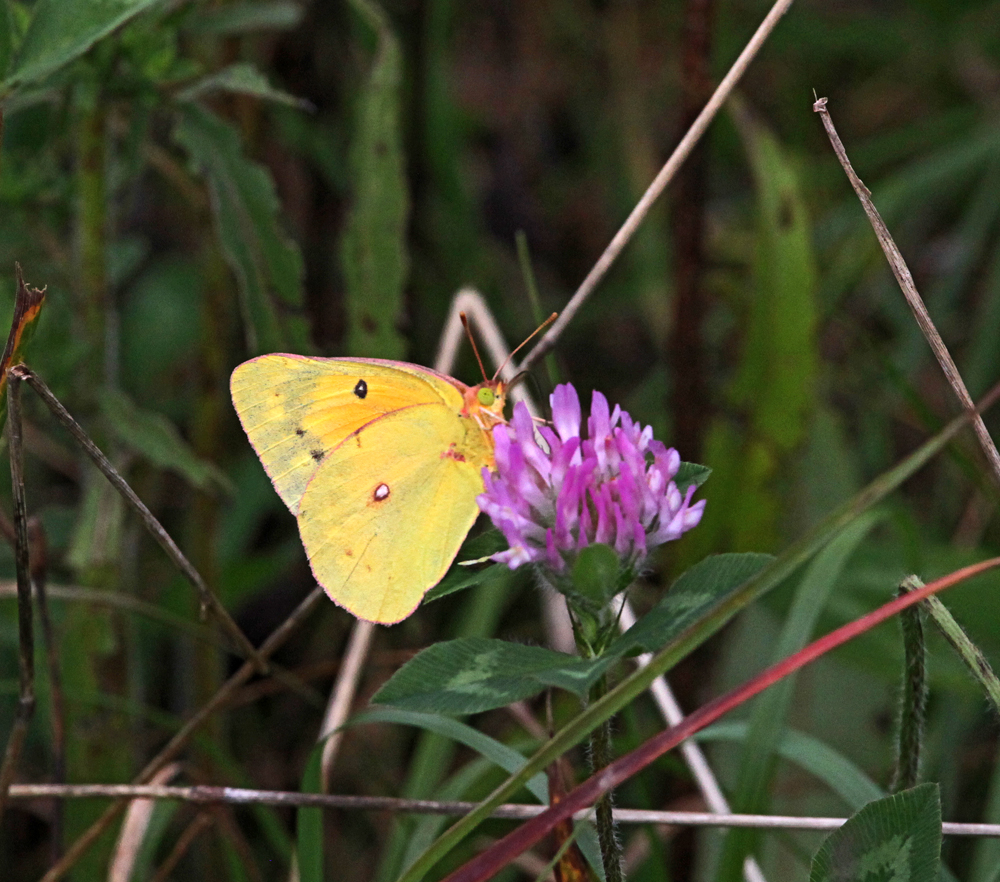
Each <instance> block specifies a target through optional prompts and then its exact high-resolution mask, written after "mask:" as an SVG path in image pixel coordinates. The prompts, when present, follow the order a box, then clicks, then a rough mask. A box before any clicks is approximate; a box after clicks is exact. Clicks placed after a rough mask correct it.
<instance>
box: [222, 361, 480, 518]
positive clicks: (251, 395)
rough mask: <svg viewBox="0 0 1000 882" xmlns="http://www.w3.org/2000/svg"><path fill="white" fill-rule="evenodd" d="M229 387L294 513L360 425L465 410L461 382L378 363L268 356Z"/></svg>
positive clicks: (238, 373) (243, 369) (237, 374)
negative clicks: (404, 412) (443, 408)
mask: <svg viewBox="0 0 1000 882" xmlns="http://www.w3.org/2000/svg"><path fill="white" fill-rule="evenodd" d="M230 388H231V392H232V396H233V404H234V405H235V407H236V411H237V413H238V414H239V417H240V421H241V422H242V424H243V428H244V430H245V431H246V433H247V436H248V437H249V438H250V442H251V443H252V444H253V446H254V449H255V450H256V451H257V455H258V456H259V457H260V460H261V462H262V463H263V464H264V468H265V470H266V471H267V474H268V476H269V477H270V478H271V481H272V483H273V484H274V487H275V489H276V490H277V491H278V495H279V496H280V497H281V499H282V501H283V502H284V503H285V505H286V506H288V508H289V510H290V511H291V512H292V514H297V513H298V509H299V502H300V500H301V499H302V494H303V493H304V491H305V489H306V485H307V484H308V483H309V480H310V479H311V478H312V476H313V475H314V474H315V472H316V471H317V469H318V468H319V464H320V462H322V460H323V459H324V457H325V456H326V455H327V454H328V453H329V452H330V451H331V450H332V449H334V448H335V447H336V446H337V445H338V444H340V443H341V442H342V441H343V440H344V439H345V438H347V437H348V436H349V435H351V434H352V433H353V432H356V431H357V430H358V429H360V428H361V427H362V426H364V425H366V424H368V423H370V422H372V421H373V420H378V419H379V418H382V417H384V416H385V415H386V414H390V413H394V412H396V411H398V410H401V409H403V408H408V407H413V406H415V405H421V404H439V405H440V404H442V403H443V404H445V405H447V407H448V408H449V409H451V410H454V411H459V410H461V407H462V393H461V391H460V390H459V388H458V385H457V383H456V381H450V380H449V379H448V378H446V377H443V376H441V375H439V374H436V373H434V372H432V371H430V370H425V369H421V368H419V367H417V366H415V365H401V364H400V363H398V362H383V361H379V360H374V359H372V360H362V359H338V358H307V357H305V356H300V355H284V354H272V355H262V356H260V357H259V358H254V359H251V360H250V361H247V362H244V363H243V364H241V365H240V366H239V367H237V368H236V370H235V371H233V376H232V380H231V383H230Z"/></svg>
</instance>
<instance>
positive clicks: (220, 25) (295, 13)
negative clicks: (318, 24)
mask: <svg viewBox="0 0 1000 882" xmlns="http://www.w3.org/2000/svg"><path fill="white" fill-rule="evenodd" d="M304 14H305V10H304V9H303V8H302V6H301V5H300V4H298V3H293V2H291V0H268V2H262V3H227V4H225V5H223V6H215V7H212V8H208V9H206V8H205V7H204V6H200V7H198V9H197V12H196V14H194V15H192V16H191V18H190V19H189V20H188V21H186V22H185V23H184V30H186V31H190V32H192V33H197V34H218V35H223V34H227V35H229V34H245V33H250V32H253V31H287V30H291V29H292V28H295V27H298V25H299V23H300V22H301V21H302V16H303V15H304Z"/></svg>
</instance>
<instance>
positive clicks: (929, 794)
mask: <svg viewBox="0 0 1000 882" xmlns="http://www.w3.org/2000/svg"><path fill="white" fill-rule="evenodd" d="M940 865H941V797H940V795H939V793H938V786H937V784H921V785H920V786H919V787H914V788H913V789H912V790H904V791H903V792H902V793H897V794H894V795H893V796H887V797H886V798H885V799H880V800H878V801H877V802H870V803H868V805H866V806H865V807H864V808H863V809H861V811H859V812H857V814H855V815H852V816H851V817H850V818H849V819H848V820H847V823H845V824H844V826H843V827H841V828H840V829H839V830H837V831H836V832H834V833H831V834H830V836H828V837H827V839H826V841H825V842H824V843H823V845H822V846H820V849H819V851H818V852H816V856H815V857H814V858H813V862H812V869H811V871H810V873H809V882H866V880H871V882H875V880H881V879H885V880H892V882H937V878H938V872H939V870H940Z"/></svg>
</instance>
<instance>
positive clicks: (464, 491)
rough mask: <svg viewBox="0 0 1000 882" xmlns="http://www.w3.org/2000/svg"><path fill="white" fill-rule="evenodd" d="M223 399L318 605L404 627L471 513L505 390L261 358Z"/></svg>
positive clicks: (391, 369)
mask: <svg viewBox="0 0 1000 882" xmlns="http://www.w3.org/2000/svg"><path fill="white" fill-rule="evenodd" d="M230 391H231V392H232V396H233V405H234V406H235V408H236V412H237V414H239V418H240V422H241V423H242V424H243V429H244V431H246V433H247V436H248V437H249V439H250V443H251V444H252V445H253V447H254V450H256V451H257V456H259V457H260V461H261V462H262V463H263V465H264V469H265V470H266V471H267V474H268V476H269V477H270V478H271V482H272V483H273V484H274V488H275V490H277V491H278V495H279V496H280V497H281V499H282V501H283V502H284V503H285V505H287V506H288V508H289V510H290V511H291V512H292V514H293V515H295V517H296V518H297V519H298V524H299V534H300V535H301V537H302V544H303V545H304V546H305V550H306V554H307V555H308V557H309V563H310V565H311V566H312V571H313V573H314V575H315V576H316V580H317V581H318V582H319V583H320V584H321V585H322V586H323V587H324V588H325V589H326V593H327V594H329V595H330V597H331V598H332V599H333V600H334V601H336V602H337V603H338V604H340V605H341V606H343V607H344V608H346V609H347V610H348V611H349V612H351V613H353V614H354V615H355V616H357V617H358V618H360V619H367V620H369V621H372V622H380V623H383V624H392V623H394V622H398V621H400V620H401V619H404V618H406V617H407V616H408V615H409V614H410V613H411V612H413V610H414V609H416V607H417V605H418V604H419V603H420V600H421V598H422V597H423V596H424V594H425V593H426V592H427V590H428V589H429V588H431V587H432V586H433V585H435V584H436V583H437V582H438V581H440V579H441V577H442V576H443V575H444V574H445V572H446V571H447V569H448V567H449V566H450V565H451V562H452V561H453V560H454V559H455V555H456V554H457V553H458V549H459V546H460V545H461V544H462V540H463V539H464V538H465V534H466V533H467V532H468V531H469V529H470V528H471V527H472V524H473V522H474V521H475V520H476V516H477V515H478V514H479V509H478V507H477V505H476V496H477V494H479V493H481V492H482V491H483V479H482V468H483V466H489V467H492V466H493V434H492V429H493V426H495V425H496V424H497V423H498V422H502V421H503V419H504V417H503V406H504V396H505V391H506V387H505V385H504V384H503V383H502V382H501V381H499V380H496V379H494V380H486V381H484V382H483V383H480V384H479V385H477V386H466V385H465V384H464V383H461V382H459V381H458V380H455V379H452V378H451V377H447V376H445V375H444V374H439V373H437V372H436V371H432V370H431V369H430V368H425V367H420V366H419V365H415V364H406V363H405V362H399V361H384V360H381V359H363V358H355V359H349V358H307V357H304V356H300V355H282V354H273V355H262V356H260V357H259V358H254V359H251V360H250V361H247V362H244V363H243V364H241V365H240V366H239V367H237V368H236V370H234V371H233V375H232V379H231V381H230Z"/></svg>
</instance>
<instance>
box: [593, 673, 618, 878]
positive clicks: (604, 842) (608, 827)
mask: <svg viewBox="0 0 1000 882" xmlns="http://www.w3.org/2000/svg"><path fill="white" fill-rule="evenodd" d="M607 692H608V680H607V675H606V674H605V675H602V676H601V678H600V679H599V680H598V681H597V683H595V684H594V688H593V690H592V692H591V698H592V699H593V700H598V699H601V698H603V697H604V696H605V695H606V694H607ZM611 759H612V748H611V718H610V717H609V718H608V719H606V720H605V721H604V722H603V723H601V725H600V726H598V727H597V728H596V729H594V731H593V732H591V733H590V766H591V772H592V773H594V774H596V773H597V772H599V771H601V769H604V768H606V767H607V766H608V765H609V764H610V762H611ZM613 805H614V791H612V790H608V791H607V792H606V793H604V794H603V795H602V796H601V798H600V799H598V800H597V802H596V803H594V810H595V819H594V820H595V824H596V826H597V841H598V842H599V843H600V845H601V861H602V862H603V864H604V875H605V877H606V878H607V882H621V880H622V847H621V842H620V841H619V839H618V835H617V832H616V830H615V820H614V816H613V813H612V806H613Z"/></svg>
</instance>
